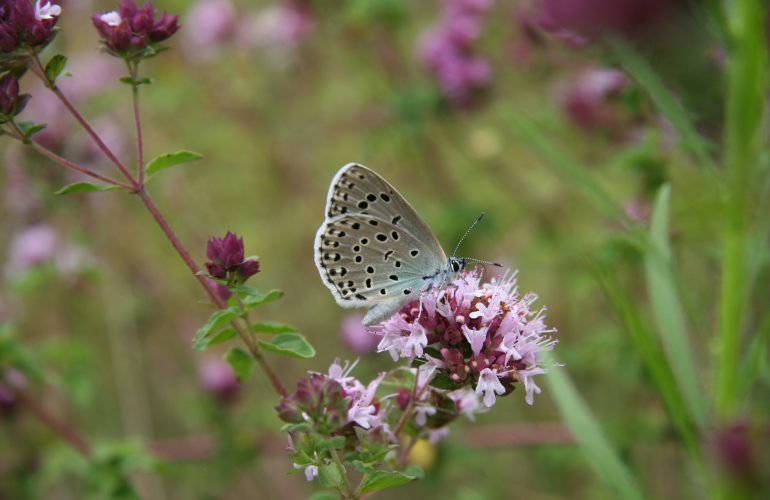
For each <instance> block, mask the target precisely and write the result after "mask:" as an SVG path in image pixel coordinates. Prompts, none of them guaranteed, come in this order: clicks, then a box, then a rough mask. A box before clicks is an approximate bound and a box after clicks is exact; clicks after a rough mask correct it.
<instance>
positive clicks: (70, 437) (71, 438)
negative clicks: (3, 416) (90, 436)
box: [14, 390, 91, 457]
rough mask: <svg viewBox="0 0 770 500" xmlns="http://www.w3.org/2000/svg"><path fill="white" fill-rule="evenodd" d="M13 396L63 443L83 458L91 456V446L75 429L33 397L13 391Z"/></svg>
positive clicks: (19, 391)
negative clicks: (69, 445) (66, 443)
mask: <svg viewBox="0 0 770 500" xmlns="http://www.w3.org/2000/svg"><path fill="white" fill-rule="evenodd" d="M14 394H16V397H17V398H19V401H20V402H21V403H22V404H23V405H24V406H26V407H27V408H28V409H29V411H31V412H32V413H33V414H34V415H35V416H36V417H37V418H38V420H40V421H41V422H43V423H44V424H45V425H46V426H48V427H49V428H50V429H51V430H52V431H54V432H55V433H57V434H58V435H60V436H61V437H62V438H63V439H64V440H65V441H67V442H68V443H69V444H71V445H72V447H73V448H75V449H76V450H78V451H79V452H80V453H81V454H82V455H83V456H86V457H88V456H90V455H91V446H90V445H89V444H88V441H86V440H85V438H84V437H83V436H81V435H80V434H78V433H77V431H76V430H75V429H73V428H72V427H70V426H69V425H67V423H66V422H65V421H63V420H59V419H58V418H57V417H55V416H54V415H53V414H51V413H50V412H49V411H48V410H46V409H45V408H43V407H42V406H41V405H40V404H39V403H38V402H37V401H36V400H35V399H34V398H33V397H30V396H29V395H28V394H27V393H26V392H24V391H21V390H15V391H14Z"/></svg>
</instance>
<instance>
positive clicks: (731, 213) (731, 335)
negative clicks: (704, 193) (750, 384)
mask: <svg viewBox="0 0 770 500" xmlns="http://www.w3.org/2000/svg"><path fill="white" fill-rule="evenodd" d="M765 11H766V9H765V7H764V6H763V5H762V3H761V2H760V1H759V0H741V1H736V2H731V3H729V6H727V10H726V16H727V27H728V35H729V37H730V40H729V42H730V55H729V59H728V74H727V120H726V127H725V130H726V134H725V164H726V166H727V171H728V176H729V177H728V197H727V200H726V207H725V225H724V229H723V236H722V238H723V240H722V251H723V263H722V286H721V297H720V322H719V348H718V350H717V360H716V366H717V380H716V411H717V415H718V417H719V418H720V420H721V421H723V422H725V421H729V420H730V419H731V418H732V417H733V416H734V415H735V412H736V410H737V403H738V390H737V389H738V387H737V385H738V371H739V370H738V365H739V358H740V351H741V344H742V329H743V320H744V313H745V309H746V307H745V306H746V292H747V290H746V288H747V283H748V280H747V273H746V271H747V269H746V267H747V255H746V253H747V244H748V240H749V238H748V237H749V227H750V220H749V210H750V206H751V205H750V202H751V199H752V196H751V193H752V184H753V183H754V180H753V179H752V171H753V170H754V166H755V163H756V162H757V160H758V157H759V151H760V148H761V145H762V120H763V113H764V109H765V95H766V90H767V88H766V84H767V79H768V75H767V41H766V39H765V33H764V23H765V19H766V16H765V13H766V12H765Z"/></svg>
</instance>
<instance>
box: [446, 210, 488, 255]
mask: <svg viewBox="0 0 770 500" xmlns="http://www.w3.org/2000/svg"><path fill="white" fill-rule="evenodd" d="M483 218H484V212H481V213H480V214H479V216H478V217H476V220H475V221H473V224H471V227H469V228H468V230H467V231H465V234H464V235H463V237H462V238H460V241H458V242H457V246H456V247H455V250H454V252H452V257H454V256H456V255H457V250H459V249H460V245H462V244H463V241H465V238H466V237H467V236H468V233H470V232H471V231H472V230H473V228H474V227H476V224H478V223H479V221H480V220H481V219H483Z"/></svg>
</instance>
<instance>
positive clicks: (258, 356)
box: [32, 54, 289, 397]
mask: <svg viewBox="0 0 770 500" xmlns="http://www.w3.org/2000/svg"><path fill="white" fill-rule="evenodd" d="M33 59H34V61H35V63H36V64H37V67H34V66H33V67H32V72H33V73H35V74H36V75H37V76H38V78H40V79H41V80H42V81H43V82H44V83H45V85H46V87H48V88H49V89H50V90H51V91H52V92H53V93H54V94H56V96H57V97H58V98H59V100H60V101H61V102H62V104H64V106H65V107H66V108H67V109H68V110H69V112H70V113H72V116H74V117H75V119H76V120H77V121H78V123H80V125H81V126H82V127H83V128H84V129H85V131H86V132H87V133H88V134H89V135H90V136H91V138H92V139H93V140H94V142H95V143H96V145H97V146H98V147H99V149H100V150H101V151H102V152H103V153H104V154H105V155H106V156H107V157H108V158H109V159H110V160H112V162H113V163H115V165H117V167H118V168H119V169H120V171H121V172H122V173H123V175H124V176H125V177H126V179H128V181H129V183H130V184H131V186H129V188H130V190H131V191H132V192H135V193H137V194H138V195H139V197H140V198H141V199H142V202H143V203H144V205H145V206H146V207H147V210H149V212H150V214H151V215H152V217H153V218H154V219H155V222H157V223H158V226H160V229H161V231H163V233H164V234H165V235H166V237H167V238H168V240H169V241H170V242H171V245H172V246H173V247H174V250H176V252H177V253H178V254H179V256H180V257H181V258H182V260H183V261H184V263H185V264H186V265H187V267H188V268H189V269H190V271H191V272H192V273H193V275H194V276H195V278H196V279H197V280H198V282H199V283H200V284H201V286H203V288H204V289H205V290H206V293H208V295H209V297H211V300H212V301H214V303H215V304H216V305H217V306H218V307H219V308H220V309H224V308H226V307H227V303H226V301H224V300H222V299H221V298H220V297H219V296H218V295H217V293H216V292H215V291H214V289H213V287H212V286H211V283H210V282H209V280H208V279H207V278H206V277H205V276H202V275H201V269H200V267H198V264H197V263H196V262H195V260H194V259H193V258H192V257H191V256H190V253H189V252H188V251H187V249H186V248H185V247H184V245H182V242H181V241H179V238H178V237H177V236H176V233H174V231H173V230H172V229H171V226H169V224H168V221H166V218H165V217H163V214H161V213H160V210H158V207H157V206H156V205H155V202H154V201H153V200H152V198H151V197H150V195H149V193H147V191H146V190H145V189H144V182H143V179H144V165H143V150H142V131H141V121H140V116H139V104H138V98H137V97H138V96H137V88H136V86H134V120H135V122H136V129H137V152H138V156H139V158H138V163H139V164H138V171H139V179H138V180H137V179H135V178H134V177H133V176H132V175H131V173H130V172H129V171H128V169H126V167H125V165H123V163H122V162H121V161H120V160H118V158H117V157H116V156H115V155H114V154H113V152H112V151H111V150H110V148H109V147H107V145H106V144H105V143H104V142H103V141H102V139H101V138H100V137H99V135H98V134H97V133H96V132H95V131H94V129H93V128H91V126H90V125H89V124H88V122H87V121H86V119H85V118H84V117H83V116H82V115H81V114H80V112H78V110H77V109H76V108H75V107H74V106H73V105H72V103H71V102H70V101H69V100H68V99H67V97H66V96H65V95H64V94H63V93H62V92H61V90H60V89H59V88H58V87H57V86H56V83H54V82H51V81H49V80H48V77H47V76H46V74H45V68H44V67H43V64H42V63H41V62H40V59H39V58H38V57H37V54H34V55H33ZM129 71H130V72H131V74H132V78H135V75H136V71H131V68H130V67H129ZM49 157H50V156H49ZM62 160H64V158H62ZM64 161H67V162H68V163H70V164H71V165H75V164H74V163H72V162H69V160H64ZM71 165H69V166H70V167H71ZM80 168H81V169H84V167H80ZM86 170H87V169H86ZM115 182H116V181H111V184H115ZM231 324H232V326H233V327H234V328H235V330H236V331H237V332H238V335H239V336H240V337H241V339H242V340H243V342H244V343H245V344H246V346H247V347H248V349H249V351H250V352H251V355H252V357H253V358H254V359H255V360H256V361H257V364H259V366H260V368H261V369H262V370H263V371H264V372H265V374H266V375H267V376H268V378H269V379H270V383H271V384H272V385H273V388H274V389H275V390H276V392H278V394H279V395H281V396H284V397H285V396H288V394H289V393H288V391H287V390H286V388H285V387H284V386H283V383H282V382H281V380H280V379H279V378H278V376H277V375H276V373H275V372H274V371H273V369H272V368H271V367H270V365H269V364H268V363H267V360H265V358H264V356H263V355H262V351H261V350H260V349H259V346H257V344H256V343H255V342H254V340H253V339H252V337H251V332H248V331H246V330H245V329H244V328H243V326H242V325H241V324H240V323H239V322H238V321H233V322H231Z"/></svg>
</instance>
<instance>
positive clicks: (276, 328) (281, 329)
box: [252, 321, 297, 333]
mask: <svg viewBox="0 0 770 500" xmlns="http://www.w3.org/2000/svg"><path fill="white" fill-rule="evenodd" d="M252 327H253V328H252V331H253V332H254V333H297V330H296V329H295V328H294V327H293V326H289V325H285V324H283V323H279V322H277V321H260V322H259V323H254V324H253V325H252Z"/></svg>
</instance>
